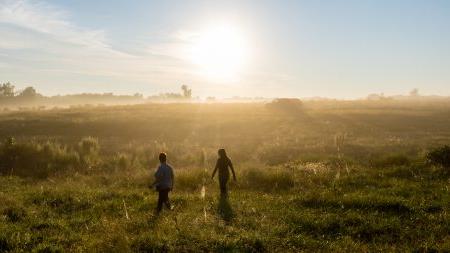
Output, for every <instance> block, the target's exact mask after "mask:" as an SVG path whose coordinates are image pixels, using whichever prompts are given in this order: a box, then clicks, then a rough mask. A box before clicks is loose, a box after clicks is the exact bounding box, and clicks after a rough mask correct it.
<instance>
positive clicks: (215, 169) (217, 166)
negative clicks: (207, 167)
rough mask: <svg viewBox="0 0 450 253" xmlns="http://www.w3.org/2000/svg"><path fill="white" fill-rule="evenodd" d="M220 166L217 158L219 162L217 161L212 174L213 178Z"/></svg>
mask: <svg viewBox="0 0 450 253" xmlns="http://www.w3.org/2000/svg"><path fill="white" fill-rule="evenodd" d="M218 168H219V160H217V162H216V167H215V168H214V171H213V174H212V176H211V178H212V179H213V178H214V175H216V171H217V169H218Z"/></svg>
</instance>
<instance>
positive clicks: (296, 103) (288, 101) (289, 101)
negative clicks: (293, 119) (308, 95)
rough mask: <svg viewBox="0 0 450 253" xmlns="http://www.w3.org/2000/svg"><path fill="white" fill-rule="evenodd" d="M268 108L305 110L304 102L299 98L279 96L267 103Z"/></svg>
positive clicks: (295, 111) (287, 110)
mask: <svg viewBox="0 0 450 253" xmlns="http://www.w3.org/2000/svg"><path fill="white" fill-rule="evenodd" d="M267 108H270V109H274V110H278V111H282V112H287V113H298V112H303V102H302V101H301V100H300V99H298V98H277V99H274V100H273V101H272V102H270V103H268V104H267Z"/></svg>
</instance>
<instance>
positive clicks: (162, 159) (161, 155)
mask: <svg viewBox="0 0 450 253" xmlns="http://www.w3.org/2000/svg"><path fill="white" fill-rule="evenodd" d="M159 161H160V162H161V163H165V162H166V161H167V155H166V153H164V152H161V153H159Z"/></svg>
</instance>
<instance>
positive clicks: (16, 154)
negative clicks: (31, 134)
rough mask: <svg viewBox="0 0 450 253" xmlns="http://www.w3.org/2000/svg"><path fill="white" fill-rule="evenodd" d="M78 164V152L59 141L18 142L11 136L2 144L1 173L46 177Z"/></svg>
mask: <svg viewBox="0 0 450 253" xmlns="http://www.w3.org/2000/svg"><path fill="white" fill-rule="evenodd" d="M78 164H79V158H78V154H77V153H76V152H74V151H72V150H69V149H68V148H67V147H65V146H62V145H59V144H57V143H51V142H46V143H43V144H40V143H35V142H30V143H16V142H15V141H14V139H12V138H9V139H7V141H6V142H4V143H3V145H1V146H0V173H1V174H11V175H18V176H24V177H40V178H45V177H47V176H48V175H50V174H53V173H55V172H57V171H61V170H67V169H70V168H75V167H77V166H78Z"/></svg>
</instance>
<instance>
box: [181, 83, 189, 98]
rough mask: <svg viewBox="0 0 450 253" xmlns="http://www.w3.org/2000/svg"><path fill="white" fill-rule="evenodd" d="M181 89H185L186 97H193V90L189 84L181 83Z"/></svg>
mask: <svg viewBox="0 0 450 253" xmlns="http://www.w3.org/2000/svg"><path fill="white" fill-rule="evenodd" d="M181 90H182V91H183V96H184V97H185V98H191V97H192V90H191V89H189V87H188V86H187V85H184V84H183V85H181Z"/></svg>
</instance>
